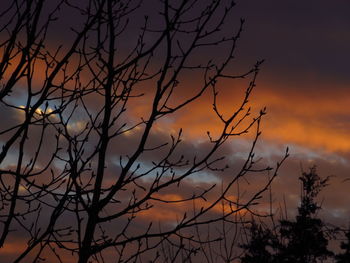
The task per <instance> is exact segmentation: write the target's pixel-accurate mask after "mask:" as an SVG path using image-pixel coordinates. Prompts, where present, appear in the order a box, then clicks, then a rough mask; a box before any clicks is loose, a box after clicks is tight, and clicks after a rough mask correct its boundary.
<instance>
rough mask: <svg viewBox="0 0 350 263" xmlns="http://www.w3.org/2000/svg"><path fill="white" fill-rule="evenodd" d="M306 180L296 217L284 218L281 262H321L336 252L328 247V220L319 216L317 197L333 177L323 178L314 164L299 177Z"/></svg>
mask: <svg viewBox="0 0 350 263" xmlns="http://www.w3.org/2000/svg"><path fill="white" fill-rule="evenodd" d="M299 179H300V180H301V183H302V192H301V204H300V206H299V208H298V214H297V216H296V219H295V221H290V220H281V221H280V229H279V234H280V238H281V239H282V244H281V246H280V247H279V252H278V255H277V262H310V263H311V262H319V260H324V259H326V258H327V257H330V256H332V255H333V253H332V252H331V251H330V250H328V248H327V245H328V239H327V236H326V233H325V228H324V227H325V223H324V222H323V221H322V220H321V219H320V218H318V217H317V211H318V210H319V209H321V207H320V206H319V205H318V203H317V201H316V200H315V199H316V197H317V195H318V194H319V192H320V191H321V190H322V189H323V188H324V187H325V186H327V183H328V180H329V177H327V178H325V179H322V178H320V177H319V176H318V174H317V173H316V167H312V168H311V169H310V172H309V173H303V174H302V176H301V177H300V178H299Z"/></svg>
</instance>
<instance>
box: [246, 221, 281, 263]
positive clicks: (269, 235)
mask: <svg viewBox="0 0 350 263" xmlns="http://www.w3.org/2000/svg"><path fill="white" fill-rule="evenodd" d="M249 233H250V237H249V242H248V243H247V244H244V245H242V246H241V247H242V248H243V249H245V253H244V255H243V257H242V258H241V262H242V263H258V262H260V263H271V262H275V261H274V260H275V258H274V257H275V255H274V254H275V253H276V251H275V249H276V246H277V244H278V240H277V238H276V236H275V235H274V233H273V232H272V231H271V230H270V229H269V228H268V227H264V226H263V225H262V224H259V223H256V222H255V220H253V221H252V224H251V226H250V227H249Z"/></svg>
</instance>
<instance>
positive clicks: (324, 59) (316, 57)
mask: <svg viewBox="0 0 350 263" xmlns="http://www.w3.org/2000/svg"><path fill="white" fill-rule="evenodd" d="M349 10H350V2H349V1H335V2H330V1H324V0H321V1H316V0H311V1H291V0H286V1H278V0H265V1H259V0H247V1H239V2H238V5H237V8H236V15H237V16H242V17H244V18H246V20H247V23H246V27H245V28H246V30H245V32H244V34H243V37H242V39H241V42H240V50H239V54H240V56H241V57H242V58H246V59H248V60H249V61H254V60H255V59H256V58H257V57H258V58H265V59H266V60H267V63H266V65H265V66H264V74H262V76H261V79H262V80H264V79H269V80H271V81H276V80H279V81H282V82H283V81H285V82H289V81H293V82H295V81H296V80H299V81H297V82H298V83H299V84H300V83H301V82H303V81H305V79H310V78H311V79H312V80H315V79H322V80H323V81H324V80H328V81H336V82H341V83H342V82H347V81H349V80H350V74H349V70H348V62H349V59H350V52H349V50H348V47H349V45H350V35H349V34H348V29H349V26H350V17H349V15H348V13H349ZM315 86H317V84H316V85H315ZM295 88H296V89H297V88H298V87H295ZM301 88H305V87H301Z"/></svg>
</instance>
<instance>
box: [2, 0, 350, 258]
mask: <svg viewBox="0 0 350 263" xmlns="http://www.w3.org/2000/svg"><path fill="white" fill-rule="evenodd" d="M236 2H237V5H236V6H235V7H234V9H233V12H232V14H231V16H230V17H229V18H228V21H227V23H226V24H225V27H224V31H225V32H229V31H230V30H235V29H237V26H238V22H239V19H240V18H244V19H245V24H244V27H243V32H242V34H241V37H240V39H239V41H238V43H237V49H236V52H235V54H234V55H235V59H234V61H233V63H232V64H231V65H230V66H229V67H228V70H229V71H230V72H231V71H232V72H238V73H242V72H245V71H247V70H249V69H250V68H251V67H252V66H253V65H254V64H255V63H256V61H258V60H262V59H263V60H264V63H263V64H262V66H261V70H260V72H259V74H258V78H257V81H256V87H255V88H254V90H253V93H252V94H251V96H250V98H249V103H250V105H251V107H252V113H253V115H256V114H258V113H259V111H260V110H261V109H263V108H264V107H266V112H267V114H266V115H265V116H263V118H262V123H261V131H262V135H261V137H260V139H259V141H258V144H257V146H256V155H257V156H258V157H261V158H262V159H261V160H260V164H261V165H270V166H276V163H277V162H278V161H280V160H281V159H282V158H283V156H284V153H285V150H286V148H287V147H288V149H289V153H290V156H289V157H288V159H287V160H286V161H285V162H284V164H283V166H282V167H281V168H280V170H279V173H278V176H277V178H276V179H275V180H274V182H273V184H272V192H273V204H274V207H275V208H276V209H277V210H276V211H280V210H278V208H279V207H280V205H281V204H282V203H283V202H284V201H285V202H286V206H287V207H286V208H287V210H288V213H289V214H290V215H294V214H295V208H296V207H297V205H298V204H299V189H300V186H299V181H298V177H299V176H300V175H301V173H302V172H303V171H308V169H309V168H310V167H312V166H314V165H316V167H317V171H318V173H319V175H320V176H321V177H326V176H331V180H330V185H329V186H328V187H327V188H326V189H325V190H324V191H323V192H322V194H321V195H320V201H321V200H322V207H323V210H322V211H321V212H320V214H321V215H322V217H324V218H326V219H327V220H328V221H329V222H332V223H335V224H338V225H341V226H347V225H348V224H349V221H348V218H349V215H350V210H349V207H348V204H349V202H350V195H349V193H348V190H347V189H349V186H350V180H349V179H350V173H349V171H350V133H349V130H350V107H349V105H350V95H349V94H350V93H349V91H350V74H349V73H350V72H349V66H348V63H349V61H350V52H349V46H350V35H349V33H348V32H349V28H350V17H349V15H348V14H349V11H350V2H349V1H347V0H336V1H325V0H308V1H301V0H283V1H281V0H238V1H236ZM49 6H50V5H48V7H49ZM65 12H66V13H64V12H63V13H64V16H63V17H62V19H61V20H60V23H54V24H53V26H52V29H51V31H49V32H48V36H49V37H48V48H49V49H50V47H55V46H57V44H58V43H62V44H63V49H64V44H65V43H69V41H70V37H71V36H72V35H73V33H71V31H70V30H69V29H68V28H69V27H70V26H71V25H73V26H76V27H79V25H81V24H82V23H81V20H79V18H78V17H79V14H77V13H75V12H73V11H72V12H67V11H65ZM140 12H141V14H142V12H146V13H147V14H149V15H150V16H151V17H152V18H153V17H155V18H154V20H152V19H151V22H152V23H155V25H156V24H157V22H159V21H158V18H156V15H157V13H156V9H155V8H153V6H152V5H149V6H143V9H142V10H141V11H140ZM140 21H142V20H141V15H139V16H137V15H135V16H134V17H133V23H131V24H130V27H131V30H130V31H128V32H129V33H128V34H127V35H126V36H124V39H123V41H121V46H122V47H123V48H125V49H127V48H129V46H130V43H133V41H134V40H135V35H134V34H133V32H134V31H135V30H137V29H138V27H139V25H140ZM2 36H3V35H2ZM153 37H154V36H153V35H152V34H151V35H150V36H149V40H150V41H152V39H153ZM224 52H225V49H220V48H217V49H213V50H211V51H210V52H209V53H205V52H203V53H199V54H196V56H195V57H194V58H193V59H194V61H197V59H198V61H200V60H201V59H206V58H208V57H212V58H213V59H214V60H215V59H219V58H221V57H222V56H224V54H225V53H224ZM0 54H1V53H0ZM159 60H160V61H161V58H159ZM38 71H39V72H41V73H42V71H40V69H39V70H38ZM38 76H39V77H38V80H37V82H38V83H40V81H42V79H40V78H41V77H40V75H38ZM5 78H6V76H5ZM197 82H198V75H196V74H192V73H190V74H184V76H183V78H182V79H181V84H182V85H181V86H180V87H179V91H178V93H176V94H175V95H174V101H175V102H176V101H181V100H182V99H184V98H186V97H187V96H189V95H190V94H193V92H194V90H195V89H196V87H197V86H196V85H197V84H198V83H197ZM248 83H249V79H248V80H247V79H242V80H237V81H234V82H231V81H226V82H222V83H220V85H219V95H218V101H219V105H220V110H221V111H222V112H224V114H228V113H229V112H230V111H232V110H234V109H235V108H237V105H239V103H240V102H241V101H242V99H243V97H244V91H245V88H246V87H247V84H248ZM142 89H143V91H145V92H147V91H149V90H151V89H152V87H148V86H147V85H146V86H145V87H143V88H142ZM149 100H150V97H148V95H147V93H146V96H145V97H143V98H142V99H141V100H137V102H135V103H133V104H132V107H131V109H130V111H129V112H128V114H129V115H128V118H129V119H130V120H137V118H138V117H139V116H140V115H142V114H143V113H144V112H147V111H148V110H149V108H150V105H149ZM8 102H10V103H12V104H14V105H16V106H18V107H20V106H21V105H23V104H24V103H25V96H23V95H21V92H19V93H14V95H13V96H12V97H11V98H9V99H8ZM100 102H101V100H99V98H97V97H89V98H88V101H87V103H88V104H89V105H90V106H91V107H92V108H94V107H97V108H96V109H98V105H99V103H100ZM96 105H97V106H96ZM50 106H51V107H53V106H52V105H50ZM0 107H2V108H0V109H1V111H2V112H1V118H2V119H3V123H2V124H1V125H0V127H1V129H4V128H6V125H9V126H10V125H13V123H16V122H20V121H21V120H23V116H21V114H19V113H18V112H14V111H11V110H8V109H7V108H6V107H5V105H3V104H1V105H0ZM85 117H86V116H85ZM219 125H220V124H219V122H218V120H217V117H215V114H214V113H213V110H212V94H211V93H210V92H206V93H204V94H203V96H202V97H201V98H200V99H199V100H198V101H196V102H194V103H193V104H192V105H191V106H190V107H186V108H185V109H182V110H180V111H179V112H178V113H177V114H175V115H174V116H173V117H169V118H166V119H162V120H160V121H159V123H157V125H156V126H155V128H154V130H153V132H152V133H151V136H150V145H153V146H154V145H155V144H157V143H158V142H163V141H165V140H167V139H166V138H168V137H167V136H168V135H169V133H172V134H176V133H177V131H178V130H179V129H180V128H182V129H183V144H182V146H181V147H182V148H181V150H182V151H183V152H184V153H186V154H188V155H189V156H191V157H192V155H195V154H197V155H199V156H200V155H201V153H202V152H204V151H205V150H207V149H208V145H207V144H206V141H207V139H208V137H207V131H210V132H211V134H214V135H215V132H217V131H218V129H219V128H218V127H219ZM82 127H84V116H83V113H81V116H79V111H78V114H76V118H75V119H74V118H73V119H72V123H71V126H70V129H71V130H72V131H73V132H74V131H78V130H79V129H82ZM140 134H141V131H139V130H137V129H136V130H134V131H133V132H130V133H125V134H124V135H123V139H122V140H120V141H118V142H117V144H116V145H117V146H118V147H112V148H111V149H110V151H109V157H108V162H109V164H110V166H109V167H108V169H106V170H107V173H108V177H107V179H108V180H107V181H106V184H108V183H110V182H113V180H114V178H113V172H115V171H119V170H118V169H120V166H119V155H122V153H123V154H124V155H126V154H128V153H129V152H128V151H129V150H130V149H132V146H134V145H135V144H136V141H137V138H139V136H140ZM253 135H254V133H253V132H252V133H249V134H247V135H245V136H240V137H238V138H237V139H234V140H233V141H232V142H230V143H228V144H227V145H225V147H224V148H223V149H222V150H221V152H220V154H223V155H225V156H226V158H227V160H228V162H229V164H230V166H232V168H230V170H229V171H227V172H224V173H222V174H220V175H216V174H214V173H211V172H207V173H204V172H203V173H201V174H199V175H196V176H194V177H193V178H191V180H189V181H187V182H186V183H185V184H184V185H183V186H182V188H181V191H179V192H178V190H176V189H171V191H169V192H168V193H160V195H161V196H162V198H166V199H168V200H173V199H176V198H178V196H186V194H190V193H191V191H193V185H196V186H206V185H210V184H212V183H218V184H220V182H221V181H228V180H229V178H230V176H231V174H234V172H235V171H236V169H238V168H237V167H238V166H239V165H240V164H241V162H242V160H244V158H245V156H246V154H247V152H248V150H249V146H250V143H251V141H252V138H253ZM33 136H34V138H37V137H36V136H38V133H37V131H36V132H34V135H33ZM4 140H6V137H1V138H0V141H4ZM152 143H153V144H152ZM50 147H51V145H50V143H48V144H47V145H45V150H46V151H48V152H50V151H52V149H51V148H50ZM92 148H93V147H91V149H92ZM91 149H89V147H87V151H89V150H91ZM31 151H32V149H29V152H31ZM11 154H13V155H14V156H15V151H14V152H10V155H9V157H8V158H7V159H6V160H5V162H4V163H3V164H2V166H1V167H2V168H6V167H7V166H10V165H11V163H12V162H13V159H14V158H15V157H13V156H12V157H11ZM161 154H162V152H159V153H157V154H155V155H147V154H146V155H145V156H144V157H143V159H142V169H144V170H143V171H147V169H149V165H150V164H151V162H152V160H153V159H154V158H160V156H161ZM42 158H43V160H46V159H45V158H47V157H42ZM55 169H58V170H59V169H62V167H60V164H59V162H57V163H56V164H55ZM265 179H266V178H254V177H253V176H249V177H248V180H249V181H250V182H253V183H252V184H249V185H248V184H247V186H246V187H247V189H249V188H252V189H253V190H254V189H255V187H257V186H259V185H261V184H263V182H265ZM196 189H197V188H196ZM196 191H197V190H196ZM232 198H235V197H234V196H232ZM261 202H262V206H261V207H259V208H257V209H262V210H264V209H267V204H266V203H267V202H268V199H267V197H266V196H265V199H263V200H262V201H261ZM157 209H159V210H157V211H158V212H156V213H155V212H152V213H151V212H147V211H145V212H143V213H142V217H141V221H142V220H143V222H148V221H150V220H152V219H154V218H156V219H157V220H159V221H161V222H172V221H174V220H175V218H178V217H179V216H181V214H182V212H183V211H184V209H188V207H185V206H181V204H180V205H172V206H167V205H160V206H159V207H158V208H157ZM214 210H215V211H216V212H220V207H215V209H214ZM152 211H153V210H152ZM44 221H45V219H44ZM138 223H139V225H137V226H135V227H140V226H142V222H141V223H140V222H138ZM17 239H21V235H15V236H14V237H13V239H12V240H11V242H10V243H8V245H7V247H6V246H5V248H4V250H3V251H5V252H4V253H5V256H3V257H4V258H6V259H7V258H11V255H12V254H13V253H15V252H16V249H15V247H16V246H18V244H22V243H23V242H22V243H21V242H20V241H18V240H17ZM3 255H4V254H3ZM67 258H69V256H67ZM0 259H1V252H0ZM67 262H68V259H67Z"/></svg>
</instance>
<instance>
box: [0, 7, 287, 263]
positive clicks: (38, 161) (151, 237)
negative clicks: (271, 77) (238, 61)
mask: <svg viewBox="0 0 350 263" xmlns="http://www.w3.org/2000/svg"><path fill="white" fill-rule="evenodd" d="M234 6H235V3H234V1H229V0H224V1H199V0H191V1H188V0H181V1H167V0H164V1H133V0H120V1H117V0H89V1H84V3H82V2H81V1H70V0H62V1H44V0H35V1H31V0H15V1H10V2H9V3H7V6H6V8H5V9H4V10H3V11H2V13H1V15H0V17H1V18H0V19H1V25H2V27H1V29H0V30H1V31H0V34H1V44H0V45H1V46H0V47H1V61H0V80H1V91H0V94H1V95H0V96H1V97H0V102H1V106H0V107H1V111H2V115H3V116H4V120H5V121H3V124H2V125H1V131H0V136H1V137H0V140H1V142H2V144H3V146H2V149H1V152H0V162H1V170H0V176H1V177H0V180H1V182H0V183H1V188H0V204H1V208H2V209H1V214H0V217H1V223H2V225H1V239H0V247H1V246H4V245H5V247H6V242H8V241H7V240H9V239H11V236H15V237H20V239H21V240H25V242H24V243H25V246H24V248H23V250H22V251H19V252H18V254H17V258H16V259H14V262H28V260H29V259H30V260H32V261H33V262H40V261H41V260H44V259H45V258H51V259H50V262H53V260H54V259H53V258H56V260H57V261H58V262H68V259H65V258H63V257H64V255H65V254H64V253H69V254H72V255H74V256H75V258H76V260H77V262H79V263H86V262H91V260H92V262H105V261H108V258H110V257H111V256H109V255H110V253H112V252H111V251H113V253H114V254H113V262H142V259H141V257H144V259H145V258H147V260H148V261H150V262H156V261H157V260H158V261H159V260H161V257H160V256H159V252H160V251H164V249H165V248H164V244H166V243H168V244H172V251H175V252H174V255H173V256H171V258H172V259H171V260H172V261H173V262H174V261H180V260H181V261H182V262H185V261H186V260H187V259H186V258H188V260H191V256H192V255H193V253H195V251H196V249H190V250H184V249H183V248H184V247H185V246H183V244H185V243H186V242H190V243H193V244H197V245H200V244H201V240H200V238H198V236H197V237H196V235H193V232H191V231H196V230H195V229H196V227H197V229H198V227H199V226H203V225H207V224H210V223H215V222H219V221H220V220H223V219H226V218H229V217H230V216H234V215H237V214H238V213H240V212H241V211H245V212H247V211H249V210H250V208H251V206H252V205H254V204H256V202H257V200H258V199H259V198H260V197H261V195H262V193H263V192H265V191H266V190H267V189H268V187H269V185H270V184H271V182H272V180H273V179H274V178H275V176H276V175H277V171H278V168H279V167H280V165H281V163H282V162H283V161H284V159H285V158H286V157H287V153H286V156H285V157H284V158H283V159H282V162H281V163H278V164H277V166H276V168H275V169H274V170H273V169H272V168H270V167H263V168H262V167H261V166H259V167H256V163H257V158H256V157H255V154H254V148H255V145H256V143H257V140H258V137H259V136H260V134H261V132H260V121H261V118H262V117H263V115H264V114H265V109H263V110H261V111H260V112H258V113H256V114H255V116H253V117H251V110H250V107H249V105H248V104H249V102H248V99H249V98H250V96H251V93H252V92H253V89H254V87H255V81H256V77H257V74H258V72H259V68H260V65H261V62H257V63H256V64H255V65H254V66H253V67H252V68H251V69H249V70H247V71H246V72H245V73H239V74H233V73H231V71H232V67H231V66H232V64H231V62H232V60H233V59H234V57H235V51H236V45H237V41H238V39H239V38H240V35H241V32H242V27H243V24H244V20H240V23H239V24H238V26H237V28H236V29H235V30H232V28H231V26H230V28H229V27H228V25H227V20H228V19H229V18H230V16H231V14H232V10H233V7H234ZM67 14H69V15H70V17H72V16H73V15H74V17H75V20H74V21H75V23H74V24H73V25H71V26H72V29H71V31H69V32H68V31H67V32H64V33H63V34H62V33H60V32H62V31H60V30H61V29H60V27H59V23H60V21H61V22H62V21H64V20H65V19H67V18H69V17H68V16H67ZM57 19H58V22H57V21H56V20H57ZM60 19H61V20H60ZM55 30H57V32H55ZM60 34H62V37H65V34H67V35H69V38H67V39H65V40H64V41H62V43H60V44H57V43H56V42H58V43H59V42H60V41H59V40H58V39H59V37H57V35H58V36H60ZM213 52H216V53H217V55H215V56H214V55H212V54H213ZM208 54H209V55H208ZM189 75H191V76H192V77H193V78H195V83H192V82H191V83H189V82H188V80H187V78H186V77H188V76H189ZM245 78H247V79H248V83H247V87H246V89H245V91H244V92H242V94H243V96H242V100H241V102H240V104H239V105H238V106H237V107H236V108H235V109H234V110H233V111H232V112H231V113H229V114H228V113H227V112H226V111H225V114H224V113H223V111H222V110H221V109H220V107H219V102H218V101H219V95H218V94H219V91H220V86H221V85H223V84H225V85H229V84H230V82H231V81H234V80H235V79H245ZM189 85H191V86H189ZM209 94H211V96H212V104H211V106H212V108H213V115H215V116H216V118H217V121H218V127H216V128H215V130H216V132H215V133H214V134H212V133H210V132H209V131H208V134H207V135H208V137H207V138H208V139H207V142H206V143H203V145H204V146H203V147H202V150H201V151H199V152H198V151H197V152H196V151H194V150H189V147H190V146H191V144H190V143H188V142H186V141H183V132H182V129H179V130H177V131H172V130H170V131H167V130H164V129H166V128H167V126H165V125H166V121H167V120H169V119H170V118H175V119H176V118H177V116H178V115H177V114H179V113H181V112H184V110H185V109H190V108H189V107H190V105H191V104H193V102H195V101H198V100H199V99H200V98H201V97H203V96H204V95H209ZM237 95H238V94H237ZM171 116H173V117H171ZM161 128H162V130H161ZM209 130H210V129H209ZM249 131H252V132H251V133H250V134H253V136H252V137H251V146H250V149H249V150H248V152H247V154H246V158H245V160H244V162H242V164H241V167H240V168H239V169H235V170H236V172H235V173H234V174H231V175H230V176H229V179H225V180H223V183H222V187H221V189H219V190H218V189H217V188H218V187H216V185H215V184H209V183H203V184H201V187H192V188H191V187H189V186H191V185H193V178H195V176H200V175H202V174H203V173H204V172H206V173H212V174H220V173H223V172H225V173H229V172H230V168H229V167H228V166H227V163H228V162H229V161H228V160H226V159H225V156H222V155H221V154H220V152H221V149H222V148H223V145H225V144H227V143H229V141H232V140H234V139H235V138H236V137H238V136H241V135H243V134H246V133H248V132H249ZM271 170H273V171H272V176H270V177H269V179H268V180H267V181H266V182H265V183H264V184H263V185H261V186H260V187H259V189H257V190H256V191H254V192H253V193H250V194H249V195H248V194H246V195H245V196H244V197H243V196H242V195H241V192H236V197H235V198H232V196H233V193H234V192H235V187H234V186H237V184H239V182H240V180H241V179H242V178H244V177H245V176H246V175H249V174H251V173H265V172H270V173H271ZM191 180H192V181H191ZM191 182H192V183H191ZM170 193H172V195H171V194H170ZM174 193H177V194H174ZM179 204H180V205H181V207H182V209H180V211H179V212H178V213H177V216H178V217H177V218H174V219H173V220H172V222H171V223H168V224H160V223H159V222H158V220H157V219H156V218H154V216H153V217H152V215H156V213H157V211H158V213H159V208H160V207H164V206H166V207H169V209H175V208H176V207H177V206H178V205H179ZM222 204H224V207H225V209H223V210H222V211H223V212H216V210H217V208H218V207H221V205H222ZM193 207H194V209H193ZM219 211H220V209H219ZM176 248H178V249H176ZM186 253H187V254H186ZM178 255H181V257H180V256H179V257H178ZM51 260H52V261H51Z"/></svg>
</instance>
